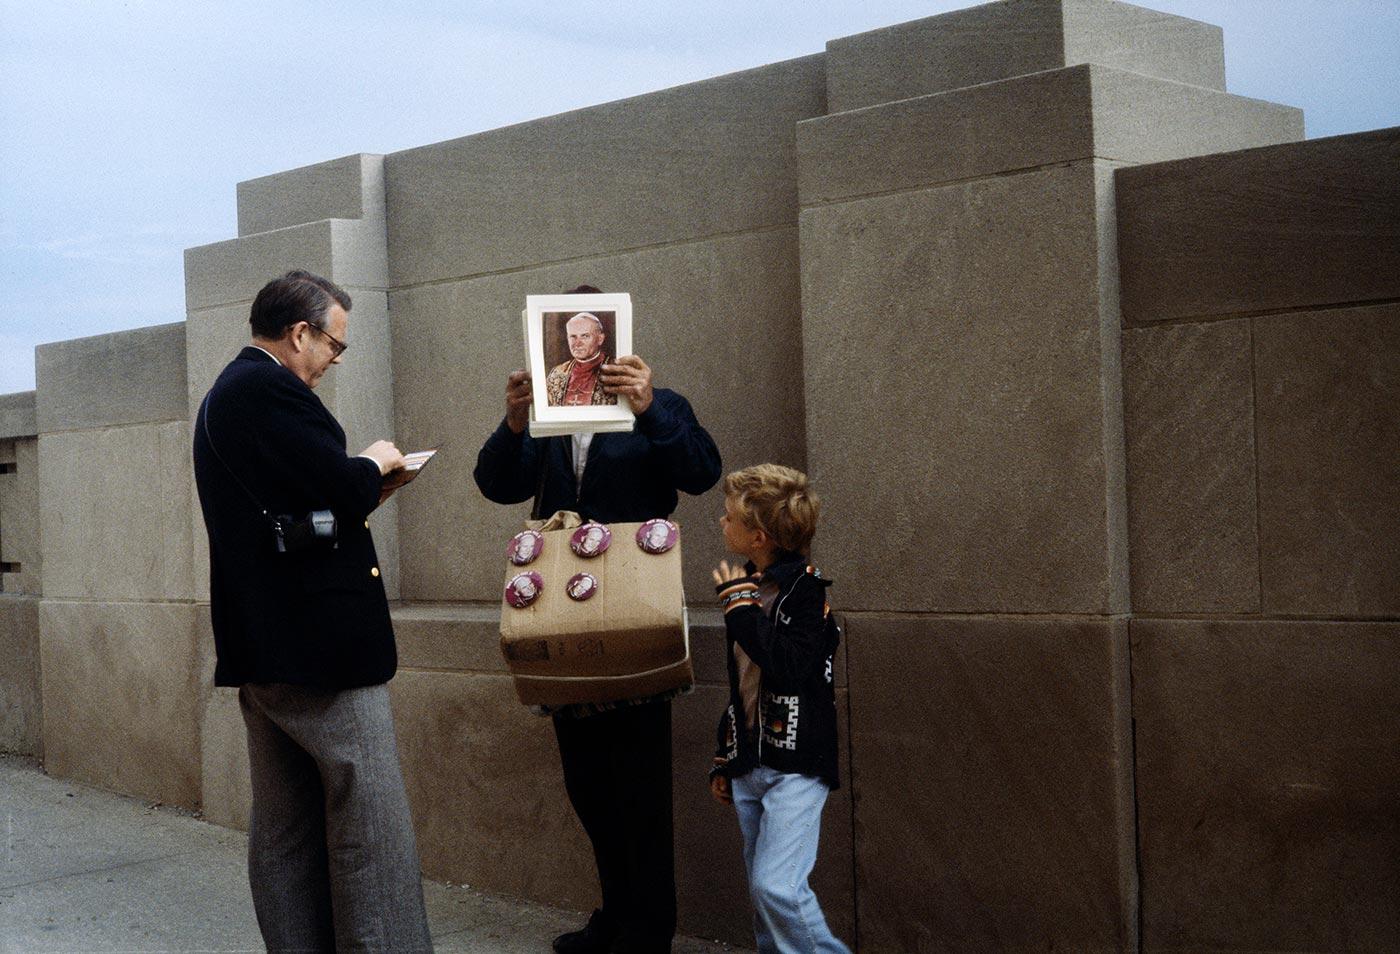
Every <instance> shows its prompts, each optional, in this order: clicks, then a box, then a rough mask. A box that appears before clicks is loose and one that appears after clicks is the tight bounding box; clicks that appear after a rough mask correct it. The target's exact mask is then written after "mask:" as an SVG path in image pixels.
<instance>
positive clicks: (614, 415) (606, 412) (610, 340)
mask: <svg viewBox="0 0 1400 954" xmlns="http://www.w3.org/2000/svg"><path fill="white" fill-rule="evenodd" d="M525 352H526V357H527V359H528V362H529V368H530V378H531V386H532V388H533V398H534V404H533V406H532V407H531V409H530V433H531V434H532V435H534V436H549V435H551V434H564V433H572V432H575V431H613V430H631V429H632V422H633V419H634V418H633V414H632V408H631V405H629V404H628V403H627V401H626V399H621V400H619V399H618V397H617V395H615V394H608V393H606V392H605V391H604V390H603V380H602V372H601V369H602V366H603V365H605V364H609V363H611V362H613V361H615V360H616V359H617V357H618V356H619V355H626V354H631V353H632V297H631V296H630V295H627V294H607V295H601V294H600V295H527V296H526V298H525Z"/></svg>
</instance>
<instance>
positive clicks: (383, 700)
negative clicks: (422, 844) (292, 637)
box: [238, 684, 433, 954]
mask: <svg viewBox="0 0 1400 954" xmlns="http://www.w3.org/2000/svg"><path fill="white" fill-rule="evenodd" d="M238 701H239V703H240V704H241V706H242V708H243V720H244V722H245V723H246V724H247V726H248V761H249V763H250V765H251V767H252V775H253V812H252V818H251V825H250V827H249V831H248V880H249V883H250V884H251V886H252V889H253V909H254V911H256V913H257V916H258V926H259V927H260V928H261V929H262V935H263V941H264V942H265V943H266V944H267V949H268V951H269V952H273V954H278V952H283V951H286V952H292V951H296V952H300V954H305V952H319V951H336V952H347V951H363V952H375V954H382V952H385V951H393V952H406V951H431V950H432V949H433V942H432V938H431V937H430V936H429V933H428V918H427V915H426V913H425V912H424V909H423V883H422V880H421V878H422V876H421V875H420V874H419V870H418V852H417V849H416V847H415V844H414V838H413V824H412V821H411V819H410V817H409V813H408V799H407V797H406V796H405V794H404V786H403V776H402V775H401V774H400V773H399V756H398V750H397V749H396V748H395V745H394V720H393V715H392V714H391V713H390V711H389V691H388V687H386V686H382V685H379V686H366V687H364V688H361V689H343V690H339V691H330V690H325V689H312V688H307V687H302V686H286V685H265V684H263V685H253V684H248V685H245V686H243V687H242V688H241V689H240V690H239V693H238Z"/></svg>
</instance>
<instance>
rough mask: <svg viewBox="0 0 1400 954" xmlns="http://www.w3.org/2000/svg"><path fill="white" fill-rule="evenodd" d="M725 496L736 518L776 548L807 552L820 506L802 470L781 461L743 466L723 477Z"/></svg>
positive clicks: (810, 544)
mask: <svg viewBox="0 0 1400 954" xmlns="http://www.w3.org/2000/svg"><path fill="white" fill-rule="evenodd" d="M724 496H725V498H726V499H727V500H730V501H732V502H733V505H734V513H735V514H736V515H737V516H738V517H739V519H741V520H743V521H744V523H745V524H747V525H748V526H749V527H752V528H754V529H757V530H762V531H763V532H764V533H766V534H767V535H768V539H770V540H772V541H773V543H774V545H776V546H777V547H778V548H779V549H781V550H786V551H788V552H790V553H800V554H802V555H803V556H806V555H807V554H808V552H809V551H810V549H811V546H812V538H813V537H814V536H816V535H817V517H818V516H819V515H820V514H821V506H822V505H821V500H820V499H819V498H818V497H817V493H816V491H814V490H812V489H811V488H810V487H808V486H807V475H806V474H804V473H802V471H800V470H793V469H792V468H791V467H784V466H782V465H781V464H755V465H754V466H752V467H745V468H744V469H743V470H736V471H734V472H732V473H730V474H728V475H727V476H726V477H725V478H724Z"/></svg>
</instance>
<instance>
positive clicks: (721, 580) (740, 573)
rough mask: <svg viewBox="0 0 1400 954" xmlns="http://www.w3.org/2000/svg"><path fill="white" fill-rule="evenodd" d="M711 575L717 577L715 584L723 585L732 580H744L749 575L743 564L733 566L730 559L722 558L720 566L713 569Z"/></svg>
mask: <svg viewBox="0 0 1400 954" xmlns="http://www.w3.org/2000/svg"><path fill="white" fill-rule="evenodd" d="M711 575H712V576H713V577H714V578H715V586H723V585H724V584H725V583H728V582H729V581H730V580H742V579H743V578H744V577H746V576H748V574H747V573H745V572H744V568H743V567H742V566H741V565H739V564H737V563H736V564H735V565H734V566H732V567H731V566H730V565H729V561H728V560H720V561H719V566H717V567H715V568H714V570H713V571H711Z"/></svg>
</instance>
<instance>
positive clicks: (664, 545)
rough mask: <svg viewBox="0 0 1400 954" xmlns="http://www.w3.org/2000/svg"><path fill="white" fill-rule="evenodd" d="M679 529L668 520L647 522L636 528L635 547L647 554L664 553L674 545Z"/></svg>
mask: <svg viewBox="0 0 1400 954" xmlns="http://www.w3.org/2000/svg"><path fill="white" fill-rule="evenodd" d="M680 532H681V530H680V527H677V526H676V525H675V524H674V523H672V522H671V521H669V520H663V519H661V518H659V517H658V518H657V519H655V520H648V521H647V522H646V523H644V524H642V525H641V526H640V527H638V528H637V546H639V547H641V548H642V549H643V550H645V551H646V552H648V553H665V552H666V551H667V550H669V549H671V548H672V547H673V546H675V545H676V539H677V538H678V537H679V536H680Z"/></svg>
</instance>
